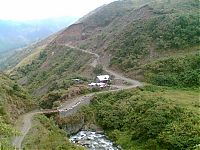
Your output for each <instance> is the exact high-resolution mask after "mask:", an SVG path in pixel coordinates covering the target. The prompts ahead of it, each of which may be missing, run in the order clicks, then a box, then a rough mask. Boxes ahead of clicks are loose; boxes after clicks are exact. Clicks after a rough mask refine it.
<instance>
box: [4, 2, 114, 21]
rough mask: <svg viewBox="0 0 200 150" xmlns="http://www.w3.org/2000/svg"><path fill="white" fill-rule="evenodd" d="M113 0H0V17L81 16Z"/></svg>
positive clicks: (19, 18)
mask: <svg viewBox="0 0 200 150" xmlns="http://www.w3.org/2000/svg"><path fill="white" fill-rule="evenodd" d="M112 1H114V0H0V19H6V20H33V19H43V18H52V17H61V16H78V17H81V16H83V15H85V14H87V13H88V12H90V11H92V10H93V9H95V8H97V7H99V6H101V5H103V4H108V3H110V2H112Z"/></svg>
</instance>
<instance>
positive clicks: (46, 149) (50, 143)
mask: <svg viewBox="0 0 200 150" xmlns="http://www.w3.org/2000/svg"><path fill="white" fill-rule="evenodd" d="M33 123H34V124H33V127H32V128H31V130H30V132H29V133H28V135H27V136H26V137H25V140H24V141H23V149H27V150H29V149H41V150H61V149H62V150H83V149H84V148H82V147H77V146H75V145H73V144H72V143H70V142H69V140H68V138H67V137H66V136H67V134H66V133H65V131H64V130H61V129H59V127H58V126H56V125H55V123H54V121H53V120H52V119H48V118H47V117H45V116H43V115H37V116H35V117H34V120H33Z"/></svg>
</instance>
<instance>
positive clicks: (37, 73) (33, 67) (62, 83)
mask: <svg viewBox="0 0 200 150" xmlns="http://www.w3.org/2000/svg"><path fill="white" fill-rule="evenodd" d="M77 56H79V57H77ZM92 59H93V56H92V55H89V54H86V53H84V52H81V51H80V50H76V49H72V48H69V47H67V46H65V45H49V46H47V47H46V48H44V49H43V50H42V51H41V52H39V56H37V57H36V58H35V59H33V60H31V61H29V62H30V63H28V64H27V65H21V66H20V65H19V67H17V69H16V70H13V71H12V75H11V76H12V78H15V79H18V81H19V83H20V84H21V85H23V86H26V87H27V88H28V90H29V92H31V93H32V94H34V95H37V96H39V97H40V96H42V95H44V94H46V93H48V92H53V91H54V90H59V89H62V90H63V92H66V90H68V89H69V88H70V86H71V85H74V84H75V82H74V81H73V80H72V79H75V78H79V79H82V81H84V80H87V79H90V78H91V74H92V73H93V69H92V68H91V66H90V63H91V62H92ZM61 93H62V92H61Z"/></svg>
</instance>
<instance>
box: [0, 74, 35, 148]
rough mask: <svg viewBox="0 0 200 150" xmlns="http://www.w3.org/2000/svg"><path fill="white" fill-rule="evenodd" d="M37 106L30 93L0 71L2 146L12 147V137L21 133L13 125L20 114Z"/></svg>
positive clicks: (0, 132) (0, 138)
mask: <svg viewBox="0 0 200 150" xmlns="http://www.w3.org/2000/svg"><path fill="white" fill-rule="evenodd" d="M34 106H35V104H34V102H33V101H32V100H31V97H30V96H29V95H28V93H27V92H26V91H25V90H24V89H23V88H22V87H21V86H19V85H18V84H17V83H16V82H14V81H12V80H10V79H9V78H8V76H6V75H4V74H2V73H0V135H1V136H0V147H1V148H2V149H4V148H10V149H11V145H10V144H9V143H10V142H9V141H10V137H11V136H13V135H14V134H19V132H17V131H16V130H15V129H14V128H13V127H12V126H13V124H14V122H15V121H16V119H17V118H18V117H19V115H20V114H23V113H25V112H27V111H30V110H31V109H32V108H33V107H34Z"/></svg>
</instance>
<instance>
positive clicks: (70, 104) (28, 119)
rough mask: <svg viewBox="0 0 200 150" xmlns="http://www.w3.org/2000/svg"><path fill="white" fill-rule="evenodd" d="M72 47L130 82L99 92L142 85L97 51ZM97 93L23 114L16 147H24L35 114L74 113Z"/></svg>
mask: <svg viewBox="0 0 200 150" xmlns="http://www.w3.org/2000/svg"><path fill="white" fill-rule="evenodd" d="M64 46H67V47H70V48H74V49H77V50H80V51H82V52H84V53H88V54H91V55H94V56H95V59H94V61H93V62H92V63H91V64H90V65H91V66H92V67H96V65H97V64H101V65H102V66H103V69H104V70H105V71H106V72H107V73H109V74H110V75H113V76H114V77H115V78H118V79H121V80H124V81H126V82H128V83H130V85H127V86H126V85H124V86H115V87H117V88H118V89H115V90H109V91H102V92H98V93H106V92H112V91H113V92H114V91H119V90H123V89H130V88H134V87H138V86H142V83H140V82H139V81H137V80H133V79H130V78H127V77H124V76H123V75H122V74H119V73H116V72H114V71H112V70H110V69H108V68H107V67H106V65H104V64H103V63H100V61H99V59H100V56H99V55H98V54H96V53H93V52H91V51H89V50H83V49H79V48H76V47H73V46H71V45H66V44H65V45H64ZM95 94H96V93H91V94H87V95H84V96H80V97H77V98H74V99H71V100H69V101H67V102H65V103H63V104H62V105H61V106H60V107H59V108H58V109H57V110H42V111H34V112H29V113H27V114H24V115H23V116H22V121H21V122H20V126H21V128H20V129H18V130H19V131H20V132H21V136H17V137H14V139H13V141H12V144H13V146H14V147H15V148H16V149H19V150H21V149H22V141H23V140H24V138H25V136H26V135H27V133H28V132H29V130H30V128H31V126H32V119H33V116H34V115H36V114H45V113H53V112H60V114H61V115H62V114H63V115H64V116H66V115H70V114H72V113H74V112H75V111H76V110H78V109H79V108H80V107H81V106H82V105H86V104H89V102H90V100H91V98H92V96H93V95H95Z"/></svg>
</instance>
